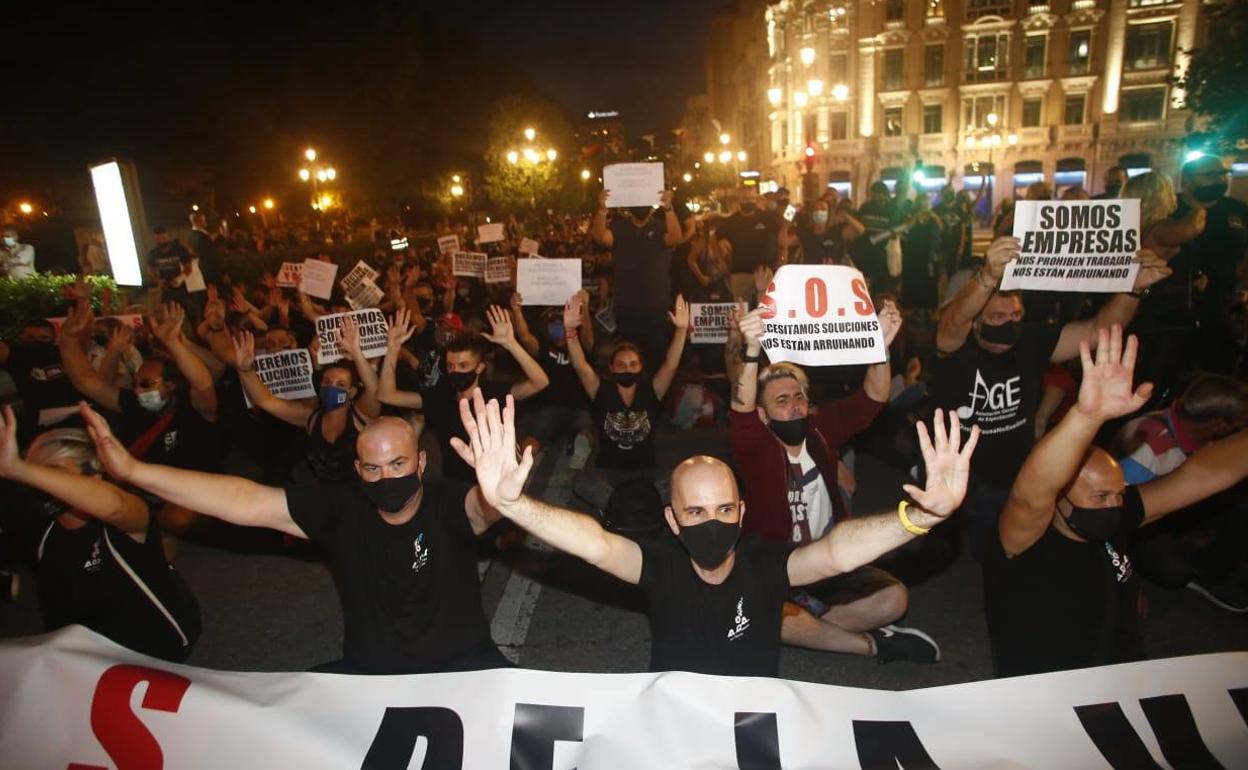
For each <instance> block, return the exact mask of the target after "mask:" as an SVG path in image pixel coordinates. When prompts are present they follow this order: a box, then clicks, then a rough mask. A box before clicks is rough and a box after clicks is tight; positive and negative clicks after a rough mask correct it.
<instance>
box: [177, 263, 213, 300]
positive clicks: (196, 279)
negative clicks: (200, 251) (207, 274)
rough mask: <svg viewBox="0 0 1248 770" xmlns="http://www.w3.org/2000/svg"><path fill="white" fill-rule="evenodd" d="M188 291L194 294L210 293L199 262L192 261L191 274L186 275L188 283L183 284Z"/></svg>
mask: <svg viewBox="0 0 1248 770" xmlns="http://www.w3.org/2000/svg"><path fill="white" fill-rule="evenodd" d="M183 285H184V286H186V290H187V291H188V292H189V293H191V294H194V293H195V292H199V291H208V284H207V283H205V281H204V274H203V272H202V271H200V269H199V260H198V259H192V260H191V272H189V273H187V274H186V281H185V282H184V283H183Z"/></svg>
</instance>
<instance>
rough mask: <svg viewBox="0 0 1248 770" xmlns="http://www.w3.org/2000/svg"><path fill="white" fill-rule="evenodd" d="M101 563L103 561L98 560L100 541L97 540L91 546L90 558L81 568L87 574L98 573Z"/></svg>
mask: <svg viewBox="0 0 1248 770" xmlns="http://www.w3.org/2000/svg"><path fill="white" fill-rule="evenodd" d="M103 563H104V560H103V559H102V558H100V541H99V540H98V539H97V540H96V541H95V542H94V543H92V544H91V556H90V557H89V558H88V559H87V560H86V561H84V562H83V563H82V568H83V569H84V570H86V571H87V572H99V571H100V566H101V565H102V564H103Z"/></svg>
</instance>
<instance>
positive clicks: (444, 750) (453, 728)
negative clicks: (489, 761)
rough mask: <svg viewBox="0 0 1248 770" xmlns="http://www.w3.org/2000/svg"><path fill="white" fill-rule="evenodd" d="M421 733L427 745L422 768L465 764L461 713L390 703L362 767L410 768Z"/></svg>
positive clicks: (381, 769) (364, 769)
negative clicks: (391, 704) (392, 704)
mask: <svg viewBox="0 0 1248 770" xmlns="http://www.w3.org/2000/svg"><path fill="white" fill-rule="evenodd" d="M422 736H423V737H424V739H425V742H426V748H425V758H424V760H423V761H422V762H421V764H420V767H422V768H426V767H427V768H431V770H432V768H437V770H442V768H447V770H452V769H453V768H462V767H463V766H464V723H463V721H462V720H461V719H460V718H459V714H457V713H455V711H454V710H452V709H448V708H441V707H437V706H429V707H398V706H390V707H387V708H386V713H385V715H384V716H382V718H381V725H380V726H379V727H378V728H377V735H375V736H373V743H372V745H371V746H369V747H368V753H367V754H365V755H364V763H363V764H362V765H360V770H407V767H408V765H409V764H410V763H411V761H412V754H414V753H415V751H416V740H417V739H418V738H420V737H422Z"/></svg>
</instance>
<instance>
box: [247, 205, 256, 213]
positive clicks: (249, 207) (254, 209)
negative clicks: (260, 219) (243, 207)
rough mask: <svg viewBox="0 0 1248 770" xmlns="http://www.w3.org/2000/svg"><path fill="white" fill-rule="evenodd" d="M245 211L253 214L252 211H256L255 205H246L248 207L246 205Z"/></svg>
mask: <svg viewBox="0 0 1248 770" xmlns="http://www.w3.org/2000/svg"><path fill="white" fill-rule="evenodd" d="M247 213H249V214H254V213H256V207H255V206H248V207H247Z"/></svg>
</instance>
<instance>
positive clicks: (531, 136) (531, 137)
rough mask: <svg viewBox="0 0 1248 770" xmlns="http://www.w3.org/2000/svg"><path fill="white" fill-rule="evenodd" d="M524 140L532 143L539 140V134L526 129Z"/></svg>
mask: <svg viewBox="0 0 1248 770" xmlns="http://www.w3.org/2000/svg"><path fill="white" fill-rule="evenodd" d="M524 138H525V141H529V142H531V141H533V140H534V139H536V138H537V132H536V131H534V130H533V129H531V128H526V129H524Z"/></svg>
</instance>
